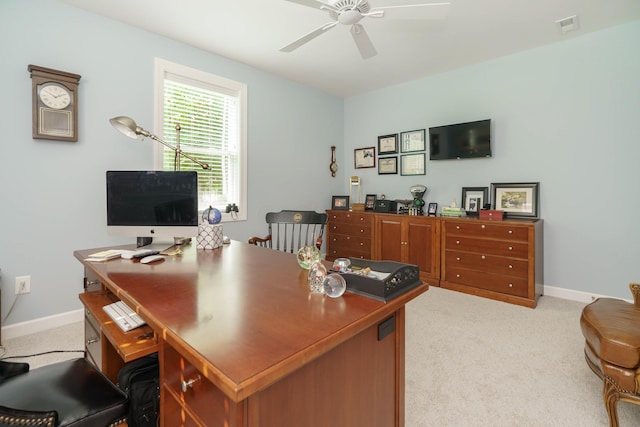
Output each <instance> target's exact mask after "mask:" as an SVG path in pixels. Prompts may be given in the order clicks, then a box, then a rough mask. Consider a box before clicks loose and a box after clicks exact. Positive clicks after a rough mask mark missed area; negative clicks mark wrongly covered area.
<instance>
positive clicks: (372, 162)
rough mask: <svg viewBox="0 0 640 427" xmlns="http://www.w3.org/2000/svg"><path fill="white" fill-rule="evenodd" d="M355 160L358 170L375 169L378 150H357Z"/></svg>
mask: <svg viewBox="0 0 640 427" xmlns="http://www.w3.org/2000/svg"><path fill="white" fill-rule="evenodd" d="M353 158H354V159H353V162H354V166H355V168H356V169H362V168H373V167H375V166H376V148H375V147H366V148H356V149H355V150H353Z"/></svg>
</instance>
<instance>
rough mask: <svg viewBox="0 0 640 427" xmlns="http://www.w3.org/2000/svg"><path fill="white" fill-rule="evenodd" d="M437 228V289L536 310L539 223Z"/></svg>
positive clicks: (461, 223)
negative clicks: (440, 236) (440, 234)
mask: <svg viewBox="0 0 640 427" xmlns="http://www.w3.org/2000/svg"><path fill="white" fill-rule="evenodd" d="M441 222H442V227H441V230H442V239H441V251H442V255H441V257H442V269H441V276H440V286H441V287H443V288H448V289H454V290H457V291H462V292H466V293H470V294H474V295H480V296H485V297H489V298H493V299H497V300H500V301H506V302H510V303H514V304H519V305H524V306H527V307H535V306H536V300H537V298H538V297H539V296H540V295H542V287H543V285H542V282H543V277H542V274H543V273H542V220H505V221H492V220H480V219H476V218H463V219H460V218H456V219H454V218H442V219H441Z"/></svg>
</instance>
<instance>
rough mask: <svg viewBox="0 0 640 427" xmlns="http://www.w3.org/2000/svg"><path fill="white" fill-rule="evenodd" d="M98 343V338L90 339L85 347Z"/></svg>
mask: <svg viewBox="0 0 640 427" xmlns="http://www.w3.org/2000/svg"><path fill="white" fill-rule="evenodd" d="M97 342H98V338H91V339H88V340H87V345H91V344H95V343H97Z"/></svg>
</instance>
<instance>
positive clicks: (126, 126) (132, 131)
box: [109, 116, 148, 139]
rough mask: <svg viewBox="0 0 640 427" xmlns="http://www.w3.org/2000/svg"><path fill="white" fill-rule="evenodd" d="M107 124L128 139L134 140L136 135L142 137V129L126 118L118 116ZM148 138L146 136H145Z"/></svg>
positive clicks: (129, 118)
mask: <svg viewBox="0 0 640 427" xmlns="http://www.w3.org/2000/svg"><path fill="white" fill-rule="evenodd" d="M109 123H111V126H113V127H114V128H116V129H118V130H119V131H120V132H122V133H123V134H125V135H126V136H128V137H129V138H133V139H136V138H137V136H138V135H140V134H143V135H144V133H145V132H144V129H142V128H141V127H139V126H138V125H137V124H136V122H135V121H134V120H133V119H132V118H131V117H127V116H118V117H114V118H112V119H109ZM145 136H148V135H145Z"/></svg>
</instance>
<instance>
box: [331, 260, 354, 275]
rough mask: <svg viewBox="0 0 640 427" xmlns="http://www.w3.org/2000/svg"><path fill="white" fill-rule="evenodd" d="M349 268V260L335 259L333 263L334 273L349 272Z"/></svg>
mask: <svg viewBox="0 0 640 427" xmlns="http://www.w3.org/2000/svg"><path fill="white" fill-rule="evenodd" d="M349 267H351V260H350V259H349V258H336V260H335V261H333V269H334V270H335V271H342V272H345V271H349Z"/></svg>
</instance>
